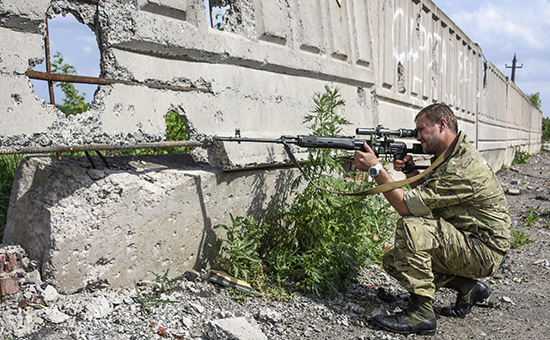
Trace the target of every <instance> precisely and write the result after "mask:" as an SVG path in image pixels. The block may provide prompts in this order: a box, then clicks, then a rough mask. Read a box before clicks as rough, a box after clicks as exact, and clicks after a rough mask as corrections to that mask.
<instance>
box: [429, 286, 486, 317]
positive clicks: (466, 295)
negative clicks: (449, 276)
mask: <svg viewBox="0 0 550 340" xmlns="http://www.w3.org/2000/svg"><path fill="white" fill-rule="evenodd" d="M443 287H446V288H451V289H454V290H456V291H457V292H458V295H457V297H456V303H455V305H454V306H447V307H443V308H442V309H441V311H440V312H439V314H441V315H443V316H448V317H452V318H464V317H465V316H466V315H468V314H469V313H470V312H471V311H472V307H473V306H474V305H475V304H476V303H479V302H483V301H484V300H485V299H487V298H488V297H489V295H491V288H489V287H487V285H486V284H484V283H483V282H481V281H478V280H474V279H469V278H465V277H457V278H455V279H453V280H452V281H450V282H448V283H447V284H446V285H445V286H443Z"/></svg>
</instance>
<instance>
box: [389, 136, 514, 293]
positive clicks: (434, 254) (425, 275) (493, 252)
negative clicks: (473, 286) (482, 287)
mask: <svg viewBox="0 0 550 340" xmlns="http://www.w3.org/2000/svg"><path fill="white" fill-rule="evenodd" d="M426 177H427V178H425V179H426V181H425V182H424V183H423V184H422V185H421V186H418V187H416V188H415V189H412V190H410V191H407V192H405V198H404V200H405V203H406V204H407V207H408V208H409V210H410V212H411V214H412V215H408V216H405V217H403V218H401V219H400V220H399V221H398V223H397V229H396V233H395V246H394V248H393V249H391V250H390V251H388V252H387V253H386V254H385V255H384V259H383V265H384V269H385V270H386V271H387V272H388V273H389V274H390V275H391V276H393V277H395V278H396V279H397V280H398V281H399V282H400V283H401V285H402V286H403V287H404V288H405V289H407V290H408V291H409V292H411V293H414V294H418V295H421V296H426V297H430V298H432V299H433V297H434V293H435V291H436V290H438V289H439V288H441V287H442V286H444V285H445V284H446V283H447V282H449V281H450V280H452V279H453V278H455V277H456V276H461V277H468V278H481V277H486V276H490V275H492V274H493V273H495V271H496V270H497V269H498V268H499V266H500V264H501V263H502V261H503V259H504V256H505V254H506V251H508V250H509V247H510V245H509V241H508V239H509V237H510V230H509V227H510V215H509V213H508V203H507V201H506V198H505V196H504V192H503V190H502V187H501V185H500V183H499V181H498V180H497V178H496V176H495V174H494V173H493V172H492V171H491V169H490V168H489V166H488V165H487V164H486V162H485V160H484V159H483V158H482V156H481V154H480V153H479V152H478V151H477V150H476V149H475V148H474V147H473V146H472V145H471V144H470V142H469V141H468V138H467V137H466V135H464V134H463V133H460V134H459V136H458V142H457V143H456V145H455V148H454V151H453V153H452V155H451V156H450V158H449V160H448V161H447V162H445V163H443V164H441V165H440V166H438V167H437V168H435V169H434V170H433V171H432V172H431V173H429V174H428V175H427V176H426ZM430 213H431V216H426V215H428V214H430Z"/></svg>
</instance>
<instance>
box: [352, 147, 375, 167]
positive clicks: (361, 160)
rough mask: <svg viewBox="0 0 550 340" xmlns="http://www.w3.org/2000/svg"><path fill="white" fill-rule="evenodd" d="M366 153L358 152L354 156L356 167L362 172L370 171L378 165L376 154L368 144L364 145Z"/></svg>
mask: <svg viewBox="0 0 550 340" xmlns="http://www.w3.org/2000/svg"><path fill="white" fill-rule="evenodd" d="M363 147H364V148H365V150H366V152H363V151H360V150H356V151H355V154H354V155H353V159H354V160H355V167H356V168H357V169H359V170H361V171H369V168H370V167H371V166H374V165H376V164H378V157H376V155H375V154H374V151H372V149H371V147H370V146H369V145H368V144H367V143H363Z"/></svg>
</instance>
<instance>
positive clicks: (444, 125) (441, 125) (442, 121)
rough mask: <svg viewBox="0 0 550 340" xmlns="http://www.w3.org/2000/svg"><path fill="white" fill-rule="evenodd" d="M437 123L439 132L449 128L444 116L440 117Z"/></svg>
mask: <svg viewBox="0 0 550 340" xmlns="http://www.w3.org/2000/svg"><path fill="white" fill-rule="evenodd" d="M437 124H438V125H439V132H443V130H444V129H447V128H449V125H448V124H447V120H446V119H445V118H441V119H440V120H439V122H438V123H437Z"/></svg>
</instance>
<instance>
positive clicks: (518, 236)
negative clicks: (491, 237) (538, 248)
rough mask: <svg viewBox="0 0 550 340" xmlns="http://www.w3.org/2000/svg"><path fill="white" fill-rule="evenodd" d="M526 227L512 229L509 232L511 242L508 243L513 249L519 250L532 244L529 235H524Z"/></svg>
mask: <svg viewBox="0 0 550 340" xmlns="http://www.w3.org/2000/svg"><path fill="white" fill-rule="evenodd" d="M526 231H527V227H525V228H514V229H512V230H511V231H510V233H511V235H512V241H511V243H510V246H511V247H512V248H513V249H521V248H523V246H525V245H526V244H528V243H533V241H532V240H530V238H531V235H530V234H527V233H526Z"/></svg>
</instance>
